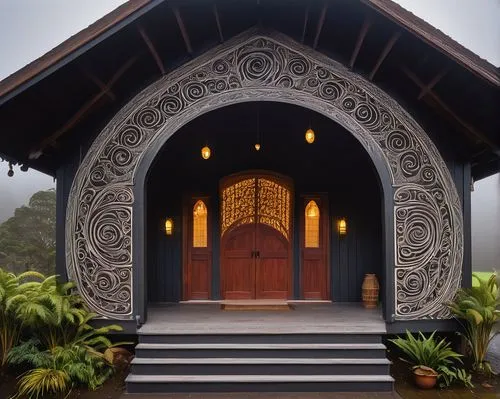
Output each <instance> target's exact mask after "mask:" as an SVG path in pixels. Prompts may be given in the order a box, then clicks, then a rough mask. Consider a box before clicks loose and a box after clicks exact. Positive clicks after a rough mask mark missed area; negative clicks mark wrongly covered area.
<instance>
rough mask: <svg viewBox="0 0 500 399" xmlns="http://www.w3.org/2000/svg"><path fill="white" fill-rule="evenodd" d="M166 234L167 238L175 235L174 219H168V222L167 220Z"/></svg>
mask: <svg viewBox="0 0 500 399" xmlns="http://www.w3.org/2000/svg"><path fill="white" fill-rule="evenodd" d="M165 234H166V235H167V236H171V235H172V234H174V221H173V220H172V218H167V220H165Z"/></svg>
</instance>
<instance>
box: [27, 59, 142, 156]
mask: <svg viewBox="0 0 500 399" xmlns="http://www.w3.org/2000/svg"><path fill="white" fill-rule="evenodd" d="M136 60H137V57H132V58H130V59H129V60H128V61H127V62H126V63H125V64H123V65H122V66H121V68H120V69H118V71H116V73H115V74H114V75H113V76H112V77H111V79H110V80H109V82H108V83H106V85H105V87H104V88H103V89H102V90H101V91H100V92H99V93H97V94H96V95H95V96H94V97H92V98H91V99H90V100H89V101H87V102H86V103H85V104H84V105H83V106H82V107H81V108H80V109H79V110H78V111H77V112H76V113H75V114H74V115H73V116H72V117H71V118H70V119H69V120H68V121H67V122H66V123H65V124H64V125H63V126H62V127H61V128H60V129H59V130H57V131H56V132H54V133H53V134H51V135H50V136H49V137H47V138H46V139H44V140H43V141H42V142H41V143H40V145H39V146H38V148H36V149H35V150H34V151H32V152H31V153H30V154H29V156H28V158H29V159H36V158H38V157H39V156H40V155H41V154H42V153H43V150H45V148H47V147H48V146H49V145H53V144H54V143H55V141H56V140H57V139H58V138H59V137H61V136H62V135H63V134H64V133H66V132H67V131H68V130H69V129H71V128H72V127H74V126H75V125H76V124H77V123H78V122H79V121H80V120H81V118H82V117H83V116H84V115H85V114H86V113H87V112H88V111H89V110H90V109H91V108H92V106H93V105H94V104H95V103H97V101H99V100H100V99H101V97H102V96H104V95H105V94H106V92H107V91H109V90H110V89H111V87H112V86H113V85H114V84H115V83H116V81H117V80H118V79H119V78H120V77H121V76H122V75H123V74H124V73H125V72H126V71H127V70H128V69H129V68H130V67H131V66H132V65H133V64H134V62H135V61H136Z"/></svg>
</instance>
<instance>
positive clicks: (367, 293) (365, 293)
mask: <svg viewBox="0 0 500 399" xmlns="http://www.w3.org/2000/svg"><path fill="white" fill-rule="evenodd" d="M379 288H380V286H379V284H378V280H377V276H375V274H365V279H364V280H363V285H362V286H361V291H362V297H363V305H364V307H365V308H367V309H373V308H376V307H377V303H378V292H379Z"/></svg>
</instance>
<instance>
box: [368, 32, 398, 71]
mask: <svg viewBox="0 0 500 399" xmlns="http://www.w3.org/2000/svg"><path fill="white" fill-rule="evenodd" d="M400 36H401V32H399V31H397V32H394V33H393V34H392V36H391V38H390V39H389V40H388V41H387V43H386V44H385V47H384V49H383V50H382V52H381V53H380V56H379V57H378V60H377V63H376V64H375V66H374V67H373V69H372V71H371V72H370V75H369V76H368V78H369V79H370V80H373V77H374V76H375V74H376V73H377V71H378V70H379V68H380V65H382V62H384V60H385V59H386V57H387V56H388V55H389V53H390V52H391V50H392V47H393V46H394V45H395V44H396V42H397V41H398V39H399V37H400Z"/></svg>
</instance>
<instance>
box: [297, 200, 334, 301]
mask: <svg viewBox="0 0 500 399" xmlns="http://www.w3.org/2000/svg"><path fill="white" fill-rule="evenodd" d="M327 205H328V204H327V198H326V196H320V195H318V196H306V197H304V200H303V207H302V210H301V223H300V242H301V270H300V271H301V279H300V280H301V281H300V285H301V294H302V298H304V299H316V300H326V299H329V296H330V292H329V291H330V283H329V282H330V268H329V260H328V259H329V257H328V251H329V245H328V243H329V238H328V230H329V227H328V206H327Z"/></svg>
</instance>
